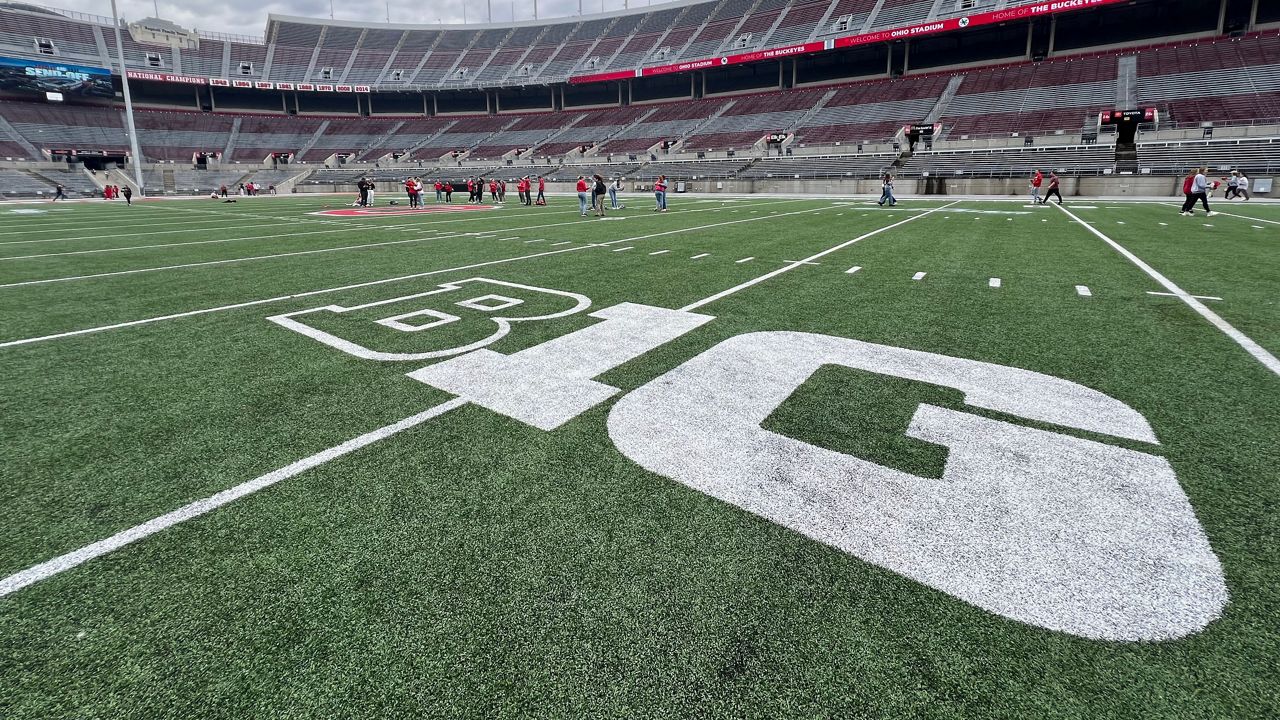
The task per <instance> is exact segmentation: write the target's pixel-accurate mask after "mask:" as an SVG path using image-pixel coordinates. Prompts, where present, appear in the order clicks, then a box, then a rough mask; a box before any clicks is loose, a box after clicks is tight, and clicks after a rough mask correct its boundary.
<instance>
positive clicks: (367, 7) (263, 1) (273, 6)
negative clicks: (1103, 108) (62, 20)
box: [32, 0, 661, 35]
mask: <svg viewBox="0 0 1280 720" xmlns="http://www.w3.org/2000/svg"><path fill="white" fill-rule="evenodd" d="M659 1H661V0H659ZM32 2H34V4H37V5H46V6H48V7H53V8H61V9H65V10H76V11H78V12H82V13H89V14H92V15H108V14H110V12H111V6H110V4H109V3H105V2H103V0H32ZM487 2H491V3H492V4H493V20H494V22H509V21H510V20H511V18H512V12H513V11H514V13H515V19H516V20H531V19H533V0H518V1H517V2H512V0H472V2H470V3H468V4H467V7H466V19H467V20H468V21H469V22H484V21H485V17H484V16H485V14H486V11H487V5H486V3H487ZM578 2H579V0H538V17H539V18H550V17H562V16H565V15H577V14H578ZM623 2H624V0H582V3H583V11H584V12H586V13H593V12H600V10H601V8H602V7H603V9H604V10H606V11H612V10H621V9H622V6H623ZM648 4H650V3H649V0H631V2H630V6H631V7H642V6H644V5H648ZM117 5H118V7H119V8H120V14H121V15H122V16H124V17H125V18H126V19H128V20H138V19H141V18H144V17H151V16H153V15H155V14H156V13H155V10H154V9H153V7H152V2H151V0H117ZM159 6H160V17H162V18H164V19H166V20H173V21H174V22H176V23H178V24H179V25H182V26H184V27H186V28H188V29H196V30H209V31H213V32H224V33H235V34H237V35H262V33H263V30H264V29H265V28H266V26H267V13H276V14H277V15H300V16H303V17H315V18H328V17H329V7H330V2H329V0H212V1H209V0H188V1H186V2H164V1H163V0H161V2H160V3H159ZM333 10H334V12H333V16H334V17H335V18H337V19H338V20H372V21H374V22H383V21H385V20H386V18H387V3H386V2H385V0H355V2H352V0H333ZM437 21H440V22H446V23H460V22H462V21H463V2H462V0H432V1H431V2H422V1H421V0H409V2H405V0H391V22H397V23H435V22H437Z"/></svg>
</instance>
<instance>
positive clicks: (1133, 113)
mask: <svg viewBox="0 0 1280 720" xmlns="http://www.w3.org/2000/svg"><path fill="white" fill-rule="evenodd" d="M1159 118H1160V112H1159V111H1158V110H1156V109H1155V108H1153V107H1149V108H1142V109H1141V110H1103V111H1102V112H1100V113H1098V122H1099V123H1101V124H1103V125H1118V124H1119V123H1125V122H1156V121H1157V120H1158V119H1159Z"/></svg>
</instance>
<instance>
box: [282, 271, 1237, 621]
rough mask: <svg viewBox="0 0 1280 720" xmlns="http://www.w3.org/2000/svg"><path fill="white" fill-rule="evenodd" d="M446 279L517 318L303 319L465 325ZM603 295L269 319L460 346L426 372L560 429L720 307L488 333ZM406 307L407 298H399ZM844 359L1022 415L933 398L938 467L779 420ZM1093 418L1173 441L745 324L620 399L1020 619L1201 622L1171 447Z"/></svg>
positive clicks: (966, 379)
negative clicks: (771, 425) (523, 345)
mask: <svg viewBox="0 0 1280 720" xmlns="http://www.w3.org/2000/svg"><path fill="white" fill-rule="evenodd" d="M487 288H505V289H508V290H510V291H513V292H510V293H508V294H516V293H517V292H518V293H523V294H525V296H527V297H530V298H532V297H538V298H541V299H542V300H544V301H548V302H552V303H553V304H554V303H556V302H564V303H567V304H568V305H566V306H565V307H562V308H560V309H559V310H557V311H556V312H554V313H549V314H539V315H526V316H522V317H516V316H507V315H497V314H496V313H499V312H501V313H509V312H510V311H511V310H513V309H514V308H515V307H517V306H516V305H510V304H506V303H509V302H510V301H512V300H516V299H519V298H515V297H501V298H494V297H492V296H491V295H485V296H476V297H470V295H471V294H472V292H474V291H479V290H483V289H487ZM464 295H465V296H467V297H466V298H462V296H464ZM446 297H447V298H455V297H457V298H462V299H459V300H455V301H453V302H454V303H455V306H458V307H465V306H466V305H465V303H469V304H471V305H477V304H479V305H485V306H488V307H494V308H496V309H494V310H492V311H491V312H492V313H494V314H493V316H492V317H491V319H490V322H491V323H493V324H496V325H498V326H499V328H500V330H498V331H492V332H490V333H489V335H487V336H486V337H485V338H483V339H481V340H474V341H473V340H471V336H470V335H467V334H465V333H464V334H462V335H457V336H450V338H451V339H450V340H449V342H452V343H453V344H452V345H450V346H449V347H444V345H447V344H449V343H448V342H441V343H437V344H439V345H440V347H434V348H433V349H423V350H420V351H419V352H416V353H377V352H375V351H372V350H369V349H368V348H366V347H364V346H363V345H361V344H359V343H357V342H354V341H351V340H343V339H339V338H337V336H335V335H332V334H329V333H322V332H320V331H317V330H316V328H315V327H314V326H313V325H309V324H304V323H303V322H302V321H301V320H299V319H298V318H308V319H309V318H314V317H315V316H317V314H322V313H336V314H343V313H347V312H349V311H352V310H373V311H375V312H373V315H370V316H369V317H368V323H369V324H371V325H373V326H377V327H379V328H382V329H388V330H392V331H394V332H398V333H402V334H405V335H409V334H414V335H415V336H416V337H418V338H419V339H418V342H423V343H426V342H427V338H426V337H425V336H424V335H423V332H424V331H426V332H427V333H430V332H433V331H436V330H440V331H443V330H444V329H445V328H447V327H449V326H451V325H454V324H455V323H457V322H460V321H459V320H454V321H447V322H445V321H444V319H443V318H442V317H440V314H441V313H443V311H441V310H438V309H436V308H435V307H433V308H429V309H430V310H431V312H425V310H427V309H428V308H418V309H417V310H413V309H410V310H406V309H405V308H406V307H407V306H406V305H405V303H410V304H411V303H414V302H422V301H425V300H430V301H432V302H435V303H438V302H440V301H442V299H443V298H446ZM486 297H487V300H486ZM544 304H545V303H544ZM589 305H590V300H589V299H587V298H586V297H584V296H582V295H578V294H576V293H566V292H563V291H557V290H549V289H546V288H534V287H530V286H523V285H515V284H511V283H503V282H500V281H495V280H487V279H484V278H473V279H471V280H466V281H462V282H458V283H452V284H447V285H442V286H440V289H438V290H433V291H431V292H428V293H420V294H417V295H411V296H405V297H401V298H394V299H392V300H388V301H383V302H382V303H371V304H368V305H362V306H357V307H355V308H341V307H339V306H327V307H324V308H315V309H313V310H308V311H303V312H300V313H291V314H288V315H283V316H276V317H274V318H271V319H272V320H273V321H275V322H277V323H279V324H281V325H283V326H285V327H288V328H290V329H293V330H295V331H298V332H301V333H303V334H305V335H308V336H309V337H313V338H315V339H317V340H319V341H321V342H324V343H325V344H326V345H329V346H330V347H334V348H337V349H339V350H342V351H344V352H348V353H350V354H353V355H356V356H358V357H365V358H368V359H374V360H417V359H426V358H439V357H446V358H447V359H445V360H443V361H441V362H438V363H436V364H433V365H429V366H427V367H424V368H421V369H417V370H414V371H412V372H410V373H408V375H409V377H411V378H414V379H415V380H418V381H420V382H423V383H426V384H428V385H431V386H433V387H436V388H439V389H441V390H444V391H446V392H449V393H452V394H454V395H456V396H457V397H458V398H459V399H460V400H464V401H466V402H470V403H473V404H475V405H479V406H481V407H485V408H487V409H489V410H491V411H493V412H496V413H499V414H502V415H505V416H507V417H510V418H514V419H516V420H519V421H521V422H524V423H526V424H528V425H531V426H533V427H536V428H540V429H543V430H548V431H550V430H554V429H555V428H558V427H560V426H561V425H563V424H564V423H566V422H568V421H569V420H571V419H573V418H575V417H577V416H579V415H581V414H582V413H584V412H586V411H587V410H589V409H591V408H593V407H596V406H597V405H599V404H601V403H603V402H605V401H606V400H609V399H610V398H612V397H614V396H615V395H617V394H619V393H620V392H621V391H620V390H619V389H618V388H615V387H612V386H610V385H608V384H605V383H602V382H600V381H598V380H596V379H595V378H596V377H598V376H600V375H602V374H603V373H605V372H607V371H609V370H610V369H612V368H615V367H618V366H620V365H622V364H623V363H625V362H627V361H629V360H631V359H634V358H636V357H639V356H640V355H643V354H644V353H646V352H649V351H650V350H652V349H654V348H656V347H658V346H660V345H663V344H665V343H667V342H670V341H671V340H674V339H675V338H678V337H680V336H682V335H685V334H687V333H689V332H691V331H693V330H695V329H697V328H699V327H701V326H703V325H705V324H707V323H709V322H711V321H712V320H714V318H713V317H712V316H710V315H704V314H699V313H694V312H689V311H685V310H670V309H666V308H658V307H651V306H646V305H639V304H634V303H620V304H617V305H613V306H611V307H607V308H604V309H601V310H597V311H594V312H592V313H590V314H589V317H591V318H594V319H596V320H598V321H599V322H597V323H595V324H592V325H590V326H588V327H585V328H583V329H580V330H577V331H575V332H571V333H569V334H567V335H563V336H561V337H558V338H555V339H552V340H549V341H546V342H543V343H541V344H539V345H535V346H533V347H530V348H527V349H524V350H520V351H518V352H514V353H510V354H503V353H499V352H494V351H492V350H489V349H487V348H486V347H484V346H487V345H489V344H491V343H492V342H494V341H495V340H496V339H498V338H499V337H502V336H504V335H506V334H507V331H509V329H510V327H511V323H514V322H518V321H532V320H538V319H546V318H553V317H566V316H568V315H572V314H575V313H578V312H582V311H585V310H586V309H587V307H588V306H589ZM392 306H395V308H394V309H395V312H394V313H392V314H389V315H388V314H383V313H381V310H383V309H386V310H390V309H391V308H392ZM481 312H484V311H481ZM380 314H381V315H382V316H380V317H375V316H376V315H380ZM444 314H453V313H444ZM504 323H505V324H504ZM346 329H347V330H349V331H357V330H356V329H355V328H353V327H348V328H346ZM357 332H358V331H357ZM827 365H837V366H843V367H848V368H854V369H858V370H863V371H867V372H872V373H877V374H880V375H885V376H890V377H895V378H904V379H908V380H914V381H918V382H924V383H929V384H933V385H939V386H944V387H949V388H953V389H956V390H959V391H960V392H962V393H963V394H964V398H965V403H966V404H967V405H969V406H971V407H973V408H979V409H982V410H986V411H994V412H995V413H999V414H1001V416H1002V418H1003V419H993V418H991V417H987V416H984V415H982V414H977V413H970V412H960V411H956V410H952V409H947V408H943V407H937V406H933V405H928V404H921V405H920V406H919V407H917V408H916V410H915V414H914V417H913V418H912V420H911V423H910V426H909V428H908V429H907V434H908V435H909V436H910V437H913V438H916V439H918V440H922V441H925V442H930V443H934V444H937V445H941V446H944V447H946V448H947V450H948V456H947V460H946V464H945V468H944V470H943V476H942V478H940V479H932V478H923V477H918V476H915V475H912V474H909V473H905V472H902V471H899V470H895V469H892V468H888V467H885V466H882V465H879V464H877V463H875V462H871V461H869V460H866V459H863V458H859V457H855V456H853V455H849V454H845V453H841V452H836V451H833V450H829V449H825V448H822V447H818V446H815V445H812V444H809V443H806V442H802V441H800V440H796V439H793V438H789V437H785V436H783V435H780V434H777V433H773V432H770V431H768V430H765V429H764V428H763V427H762V423H763V422H764V420H765V418H767V417H768V416H769V415H770V413H772V412H773V411H774V410H775V409H776V408H778V407H779V406H780V405H781V404H782V403H783V402H785V401H786V400H787V399H788V398H789V397H790V396H791V395H792V394H793V393H794V392H795V391H796V390H797V389H798V388H799V387H800V386H801V385H803V384H804V382H805V381H806V380H807V379H808V378H809V377H810V376H811V375H812V374H813V373H814V372H815V371H816V370H818V369H819V368H820V367H823V366H827ZM849 401H850V402H855V403H856V402H857V398H849ZM455 402H456V401H455ZM1019 421H1031V422H1034V423H1040V424H1046V425H1050V426H1054V427H1058V428H1062V429H1064V430H1066V431H1068V432H1061V431H1054V430H1045V429H1040V428H1038V427H1031V426H1028V425H1025V424H1022V423H1021V422H1019ZM1075 431H1085V432H1088V433H1092V434H1093V435H1095V436H1098V437H1109V438H1120V439H1123V440H1126V441H1130V442H1132V443H1139V444H1143V445H1149V446H1155V445H1157V444H1158V440H1157V439H1156V437H1155V434H1154V432H1153V431H1152V429H1151V427H1150V425H1149V424H1148V423H1147V421H1146V419H1145V418H1143V417H1142V415H1140V414H1139V413H1138V412H1137V411H1135V410H1134V409H1133V408H1131V407H1129V406H1128V405H1125V404H1124V403H1122V402H1120V401H1119V400H1116V399H1115V398H1112V397H1109V396H1107V395H1105V394H1103V393H1100V392H1098V391H1096V390H1092V389H1089V388H1087V387H1084V386H1082V385H1079V384H1077V383H1073V382H1069V381H1067V380H1062V379H1059V378H1055V377H1051V376H1048V375H1044V374H1041V373H1037V372H1032V371H1029V370H1023V369H1019V368H1012V367H1006V366H1002V365H995V364H992V363H986V362H979V361H976V360H966V359H961V358H954V357H948V356H944V355H937V354H934V353H928V352H921V351H918V350H908V349H904V348H898V347H891V346H887V345H877V344H873V343H868V342H862V341H858V340H852V339H848V338H840V337H832V336H827V335H818V334H813V333H801V332H757V333H748V334H745V335H739V336H737V337H733V338H730V339H728V340H725V341H723V342H721V343H719V344H717V345H715V346H714V347H712V348H710V349H708V350H706V351H705V352H702V353H701V354H699V355H697V356H696V357H694V358H692V359H690V360H688V361H687V362H685V363H684V364H682V365H680V366H679V367H676V368H675V369H673V370H671V371H670V372H668V373H666V374H665V375H662V376H661V377H658V378H656V379H654V380H652V381H650V382H649V383H647V384H645V385H643V386H641V387H639V388H637V389H635V390H633V391H631V392H630V393H628V394H627V395H626V396H624V397H622V398H621V399H620V400H618V401H617V402H616V404H615V405H614V406H613V408H612V409H611V411H610V412H609V416H608V433H609V437H610V438H611V440H612V441H613V443H614V445H615V446H616V447H617V448H618V450H619V451H620V452H622V453H623V454H624V455H626V456H627V457H628V458H630V459H631V460H632V461H634V462H635V463H637V464H638V465H640V466H641V467H643V468H645V469H647V470H650V471H652V472H654V473H658V474H660V475H663V476H665V477H668V478H671V479H673V480H675V481H677V482H680V483H682V484H684V485H686V486H688V487H690V488H693V489H695V490H698V491H700V492H703V493H706V494H707V495H710V496H712V497H715V498H717V499H719V500H722V501H724V502H726V503H729V504H731V505H734V506H736V507H739V508H742V509H744V510H746V511H748V512H751V513H754V514H755V515H757V516H760V517H762V518H765V519H767V520H769V521H771V522H774V523H777V524H778V525H781V526H784V527H787V528H789V529H791V530H793V531H795V532H797V533H800V534H802V535H805V536H807V537H809V538H812V539H814V540H817V541H819V542H822V543H825V544H827V545H829V546H831V547H834V548H837V549H839V550H841V551H843V552H845V553H848V554H850V555H853V556H855V557H858V558H860V559H862V560H864V561H866V562H869V563H872V564H875V565H877V566H880V567H883V568H886V569H888V570H891V571H893V572H895V573H898V574H900V575H903V576H905V577H908V578H911V579H913V580H915V581H917V582H919V583H921V584H923V585H925V586H927V587H930V588H933V589H935V590H938V591H940V592H944V593H946V594H948V595H951V596H953V597H956V598H959V599H961V600H964V601H965V602H968V603H971V604H972V605H975V606H977V607H979V608H982V609H984V610H987V611H990V612H992V613H995V614H997V615H1000V616H1002V617H1006V618H1011V619H1013V620H1017V621H1020V622H1023V623H1027V624H1029V625H1033V626H1036V627H1041V628H1047V629H1052V630H1057V631H1061V632H1066V633H1070V634H1073V635H1078V636H1082V637H1087V638H1095V639H1103V640H1125V641H1138V640H1164V639H1171V638H1178V637H1183V636H1186V635H1189V634H1193V633H1195V632H1198V631H1200V630H1201V629H1203V628H1204V627H1205V626H1206V625H1207V624H1208V623H1209V622H1211V621H1212V620H1214V619H1215V618H1217V617H1218V616H1219V615H1220V614H1221V612H1222V608H1223V607H1224V605H1225V604H1226V601H1227V589H1226V585H1225V582H1224V579H1223V575H1222V569H1221V566H1220V564H1219V562H1218V558H1217V556H1216V555H1214V553H1213V551H1212V549H1211V548H1210V546H1209V543H1208V540H1207V539H1206V537H1205V534H1204V531H1203V529H1202V528H1201V526H1200V524H1199V522H1198V521H1197V520H1196V517H1195V514H1194V512H1193V510H1192V508H1191V505H1190V503H1189V502H1188V500H1187V497H1186V495H1185V494H1184V493H1183V491H1182V489H1181V487H1180V486H1179V484H1178V480H1177V477H1176V476H1175V475H1174V472H1173V469H1172V467H1171V466H1170V465H1169V463H1168V462H1167V461H1166V460H1165V459H1163V458H1161V457H1159V456H1158V455H1154V454H1151V453H1149V452H1143V451H1139V450H1131V449H1127V448H1123V447H1118V446H1116V445H1112V444H1109V443H1107V442H1103V441H1100V440H1095V439H1086V438H1083V437H1079V436H1077V435H1076V434H1072V432H1075Z"/></svg>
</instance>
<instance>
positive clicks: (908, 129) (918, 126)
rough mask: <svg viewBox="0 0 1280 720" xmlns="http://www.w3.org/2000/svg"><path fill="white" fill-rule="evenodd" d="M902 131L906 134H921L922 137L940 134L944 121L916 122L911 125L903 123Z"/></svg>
mask: <svg viewBox="0 0 1280 720" xmlns="http://www.w3.org/2000/svg"><path fill="white" fill-rule="evenodd" d="M902 132H903V134H904V135H919V136H921V137H929V136H931V135H939V134H941V133H942V123H914V124H911V125H903V126H902Z"/></svg>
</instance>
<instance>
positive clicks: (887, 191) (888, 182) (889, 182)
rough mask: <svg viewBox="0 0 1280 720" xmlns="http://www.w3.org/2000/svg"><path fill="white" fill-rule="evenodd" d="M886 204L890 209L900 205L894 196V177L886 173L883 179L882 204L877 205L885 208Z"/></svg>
mask: <svg viewBox="0 0 1280 720" xmlns="http://www.w3.org/2000/svg"><path fill="white" fill-rule="evenodd" d="M886 202H887V203H889V207H893V206H894V205H897V204H898V199H897V198H895V197H894V196H893V175H892V174H890V173H885V174H884V177H883V178H881V190H880V202H878V203H876V204H877V205H879V206H880V207H884V204H885V203H886Z"/></svg>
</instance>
